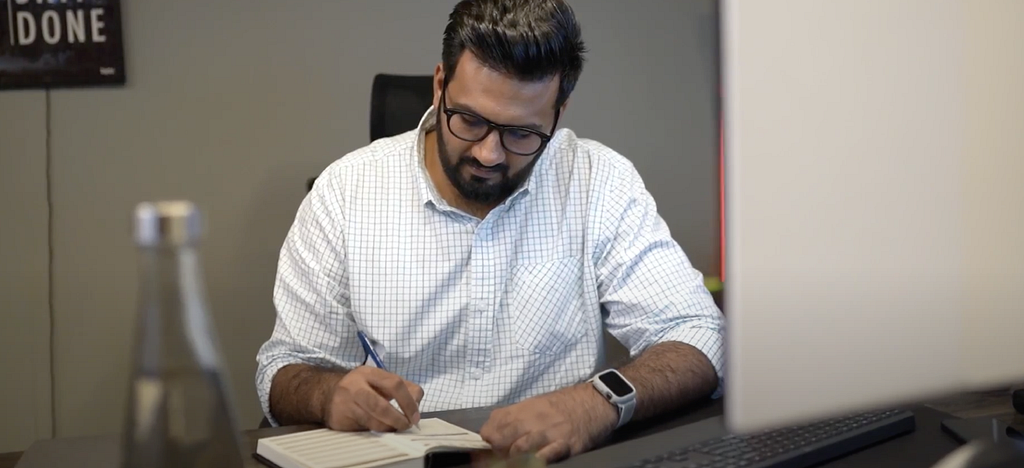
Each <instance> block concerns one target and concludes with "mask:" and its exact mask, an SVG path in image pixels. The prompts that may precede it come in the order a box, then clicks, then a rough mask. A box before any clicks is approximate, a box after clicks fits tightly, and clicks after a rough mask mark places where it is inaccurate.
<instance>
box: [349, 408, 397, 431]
mask: <svg viewBox="0 0 1024 468" xmlns="http://www.w3.org/2000/svg"><path fill="white" fill-rule="evenodd" d="M350 414H351V415H352V419H353V420H354V421H355V422H356V423H357V424H358V425H359V427H358V429H356V430H360V429H369V430H371V431H376V432H390V431H392V430H393V429H392V428H391V426H388V425H387V424H384V423H383V422H381V421H380V420H378V419H377V418H374V417H373V416H370V413H367V412H366V410H364V409H363V408H361V407H359V406H358V405H353V406H352V410H351V413H350Z"/></svg>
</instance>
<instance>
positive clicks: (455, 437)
mask: <svg viewBox="0 0 1024 468" xmlns="http://www.w3.org/2000/svg"><path fill="white" fill-rule="evenodd" d="M419 426H420V427H419V429H417V428H416V427H412V428H409V429H408V430H405V431H402V432H396V433H392V434H388V435H387V436H386V437H389V438H391V439H392V440H396V441H401V442H409V443H413V444H415V445H417V446H419V447H422V449H423V451H424V452H430V451H432V450H438V449H467V450H486V449H489V448H490V445H489V444H488V443H487V442H484V440H483V439H482V438H481V437H480V435H479V434H477V433H475V432H472V431H468V430H466V429H463V428H461V427H459V426H456V425H454V424H451V423H449V422H447V421H444V420H441V419H436V418H428V419H421V420H420V424H419Z"/></svg>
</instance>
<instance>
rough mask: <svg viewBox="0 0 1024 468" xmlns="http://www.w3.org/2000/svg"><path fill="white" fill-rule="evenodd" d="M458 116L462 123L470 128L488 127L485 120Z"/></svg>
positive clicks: (463, 115) (462, 115) (470, 116)
mask: <svg viewBox="0 0 1024 468" xmlns="http://www.w3.org/2000/svg"><path fill="white" fill-rule="evenodd" d="M457 115H458V117H459V119H460V120H461V122H460V123H461V124H462V125H465V126H466V127H468V128H477V127H483V126H486V125H487V123H486V122H484V121H483V120H481V119H478V118H476V117H474V116H472V115H467V114H457Z"/></svg>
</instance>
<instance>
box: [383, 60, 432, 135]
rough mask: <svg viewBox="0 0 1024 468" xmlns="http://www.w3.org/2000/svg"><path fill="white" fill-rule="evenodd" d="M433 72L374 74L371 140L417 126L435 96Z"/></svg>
mask: <svg viewBox="0 0 1024 468" xmlns="http://www.w3.org/2000/svg"><path fill="white" fill-rule="evenodd" d="M433 81H434V77H433V76H432V75H388V74H383V73H382V74H378V75H377V76H375V77H373V89H372V91H371V92H370V141H374V140H377V139H379V138H385V137H389V136H394V135H398V134H399V133H403V132H407V131H409V130H412V129H414V128H416V125H417V124H419V122H420V118H421V117H423V113H424V112H426V111H427V109H429V108H430V105H431V104H432V103H433V100H434V89H433Z"/></svg>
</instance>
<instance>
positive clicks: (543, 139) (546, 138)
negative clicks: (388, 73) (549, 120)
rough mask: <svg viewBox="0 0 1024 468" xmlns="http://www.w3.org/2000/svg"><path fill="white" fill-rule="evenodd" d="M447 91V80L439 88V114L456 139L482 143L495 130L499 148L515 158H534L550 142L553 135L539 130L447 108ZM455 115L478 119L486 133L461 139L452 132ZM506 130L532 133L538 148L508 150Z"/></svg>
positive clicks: (556, 122)
mask: <svg viewBox="0 0 1024 468" xmlns="http://www.w3.org/2000/svg"><path fill="white" fill-rule="evenodd" d="M447 91H448V83H447V80H446V82H445V83H444V86H443V87H442V88H441V112H443V113H444V115H445V117H446V118H445V125H447V126H448V131H449V132H450V133H451V134H452V135H453V136H455V138H458V139H460V140H462V141H465V142H469V143H479V142H481V141H484V140H485V139H487V137H488V136H490V134H491V132H493V131H494V130H497V131H498V141H499V142H500V143H501V147H502V148H505V151H508V152H509V153H512V154H514V155H516V156H523V157H530V156H535V155H537V154H539V153H541V152H543V151H544V148H546V147H547V145H548V143H549V142H551V139H552V138H553V137H554V135H553V134H550V135H549V134H547V133H544V132H542V131H540V130H534V129H532V128H529V127H522V126H518V125H502V124H498V123H494V122H491V121H490V120H488V119H486V118H484V117H483V116H481V115H478V114H475V113H473V112H470V111H466V110H462V109H452V108H450V107H448V102H447V99H446V93H447ZM561 111H562V110H561V109H555V123H554V125H552V127H551V130H552V132H554V129H555V128H556V127H558V119H559V117H560V116H561ZM455 114H462V115H467V116H470V117H472V118H474V119H479V120H480V121H481V122H483V123H484V124H486V125H487V131H485V132H484V134H483V136H481V137H480V138H478V139H476V140H469V139H466V138H463V137H460V136H458V135H456V134H455V132H453V131H452V117H453V116H455ZM508 130H520V131H526V132H529V133H533V134H534V135H537V136H539V137H540V146H539V147H537V149H536V150H535V151H533V152H532V153H519V152H516V151H512V150H511V149H509V147H508V146H505V132H506V131H508Z"/></svg>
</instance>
